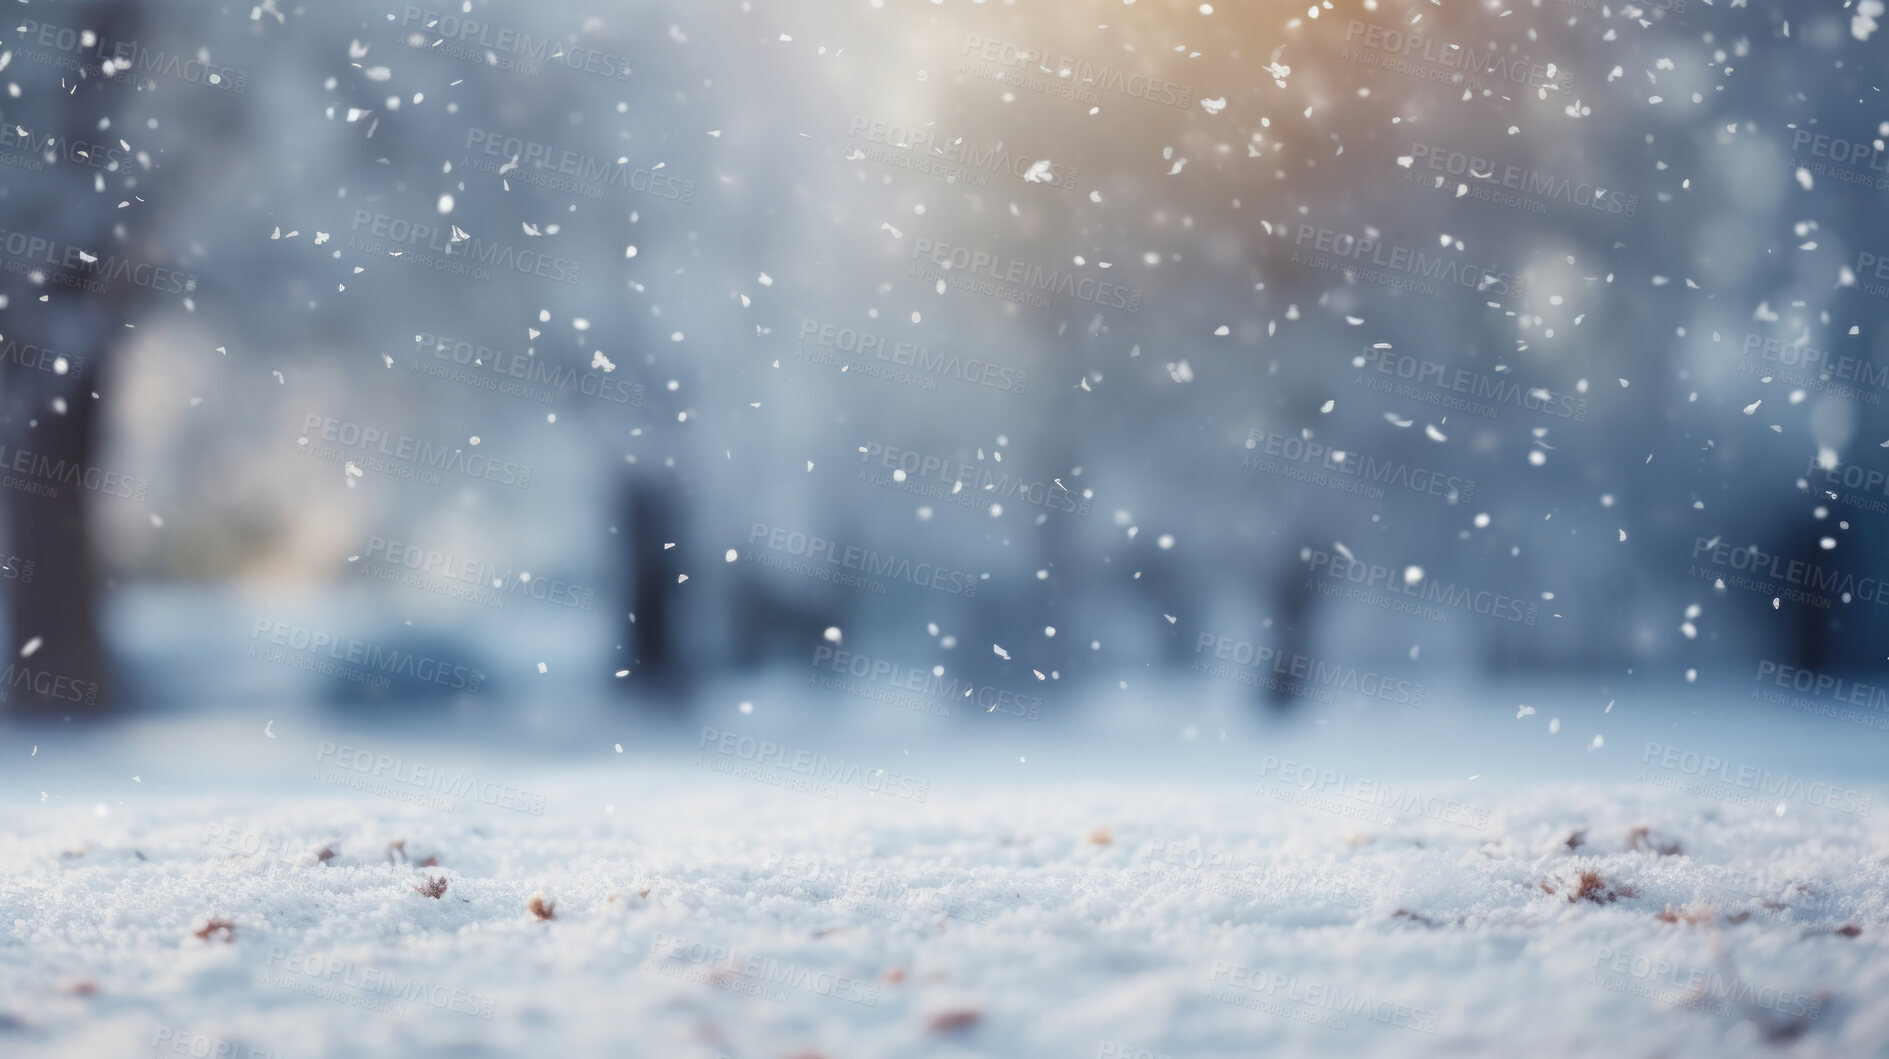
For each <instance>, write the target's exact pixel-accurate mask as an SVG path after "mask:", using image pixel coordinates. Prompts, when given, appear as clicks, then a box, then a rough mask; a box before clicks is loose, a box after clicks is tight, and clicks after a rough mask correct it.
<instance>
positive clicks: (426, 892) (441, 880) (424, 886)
mask: <svg viewBox="0 0 1889 1059" xmlns="http://www.w3.org/2000/svg"><path fill="white" fill-rule="evenodd" d="M413 892H414V893H416V894H419V895H420V896H421V897H431V898H433V899H434V900H435V901H437V900H439V899H440V898H442V897H444V896H446V877H445V876H444V875H441V876H437V877H435V878H431V879H428V880H426V881H425V882H423V883H421V884H420V885H418V886H416V887H414V888H413Z"/></svg>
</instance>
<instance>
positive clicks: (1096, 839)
mask: <svg viewBox="0 0 1889 1059" xmlns="http://www.w3.org/2000/svg"><path fill="white" fill-rule="evenodd" d="M1113 841H1115V836H1114V835H1112V834H1110V833H1109V829H1108V828H1106V827H1098V828H1095V829H1094V830H1092V831H1090V832H1089V843H1090V844H1091V845H1096V846H1106V845H1108V844H1109V843H1111V842H1113Z"/></svg>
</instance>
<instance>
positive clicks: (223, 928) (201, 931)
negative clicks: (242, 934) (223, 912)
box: [191, 918, 236, 941]
mask: <svg viewBox="0 0 1889 1059" xmlns="http://www.w3.org/2000/svg"><path fill="white" fill-rule="evenodd" d="M191 933H193V934H195V935H196V936H197V937H200V938H202V939H203V940H205V941H209V940H210V939H211V938H212V937H213V936H215V935H217V934H219V933H220V934H221V935H222V937H223V940H224V941H235V940H236V924H235V923H234V922H232V921H230V920H227V919H216V918H211V919H206V920H204V921H203V926H200V927H198V928H197V929H196V930H194V931H192V932H191Z"/></svg>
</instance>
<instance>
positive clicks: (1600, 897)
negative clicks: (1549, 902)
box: [1568, 871, 1640, 905]
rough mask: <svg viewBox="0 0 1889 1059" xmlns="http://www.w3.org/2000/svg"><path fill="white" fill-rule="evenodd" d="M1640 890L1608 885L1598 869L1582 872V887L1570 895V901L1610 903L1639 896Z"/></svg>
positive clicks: (1598, 903)
mask: <svg viewBox="0 0 1889 1059" xmlns="http://www.w3.org/2000/svg"><path fill="white" fill-rule="evenodd" d="M1638 896H1640V892H1639V891H1638V890H1635V889H1633V888H1632V887H1630V886H1608V885H1607V884H1606V883H1604V882H1602V881H1601V878H1600V873H1599V872H1597V871H1584V872H1582V873H1581V887H1580V889H1578V890H1576V891H1574V892H1573V893H1571V894H1569V895H1568V901H1569V902H1574V901H1592V902H1594V903H1595V904H1597V905H1608V904H1612V903H1614V902H1615V901H1618V900H1620V899H1621V898H1622V897H1638Z"/></svg>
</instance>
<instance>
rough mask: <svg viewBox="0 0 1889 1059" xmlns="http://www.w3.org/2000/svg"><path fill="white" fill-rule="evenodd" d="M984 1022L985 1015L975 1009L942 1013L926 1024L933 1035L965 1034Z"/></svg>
mask: <svg viewBox="0 0 1889 1059" xmlns="http://www.w3.org/2000/svg"><path fill="white" fill-rule="evenodd" d="M982 1021H984V1013H983V1012H981V1011H978V1010H976V1009H974V1008H958V1009H956V1010H954V1011H940V1012H939V1013H938V1014H936V1015H933V1016H932V1017H931V1020H930V1021H929V1022H928V1023H927V1024H926V1025H927V1026H928V1027H929V1028H930V1029H931V1032H933V1033H941V1034H942V1033H963V1032H964V1031H966V1030H969V1029H972V1028H973V1027H975V1026H976V1025H977V1024H978V1023H980V1022H982Z"/></svg>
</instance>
